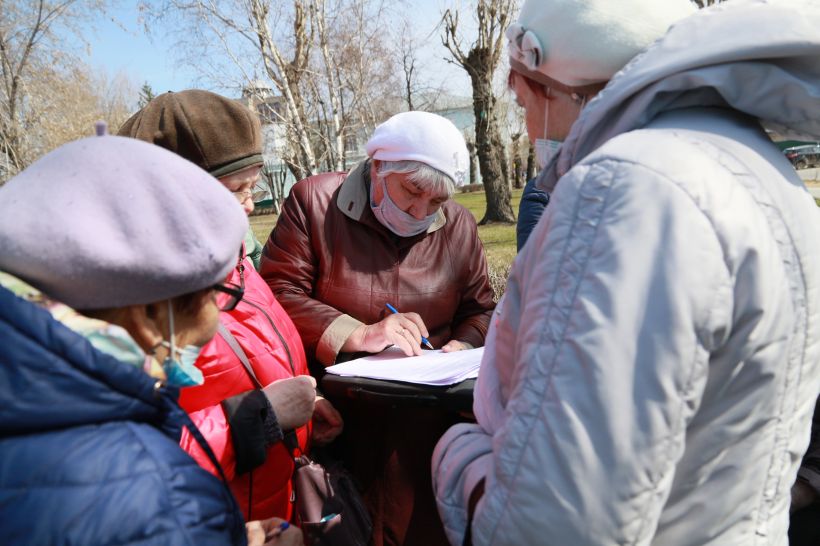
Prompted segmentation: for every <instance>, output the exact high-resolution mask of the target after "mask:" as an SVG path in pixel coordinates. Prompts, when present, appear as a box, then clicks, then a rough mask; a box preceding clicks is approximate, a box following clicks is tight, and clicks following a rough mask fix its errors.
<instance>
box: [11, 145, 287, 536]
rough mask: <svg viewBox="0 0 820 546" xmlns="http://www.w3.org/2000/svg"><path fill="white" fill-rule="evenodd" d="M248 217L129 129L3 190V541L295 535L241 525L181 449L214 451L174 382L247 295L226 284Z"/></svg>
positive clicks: (203, 176)
mask: <svg viewBox="0 0 820 546" xmlns="http://www.w3.org/2000/svg"><path fill="white" fill-rule="evenodd" d="M100 132H103V131H100ZM247 227H248V224H247V219H246V216H245V214H244V212H243V210H242V207H241V206H240V205H239V204H238V203H237V202H236V199H234V197H233V196H232V195H231V194H230V192H229V191H228V190H226V189H225V188H224V187H223V186H222V185H221V184H219V183H218V182H217V181H216V180H215V179H214V178H212V177H211V176H210V175H208V174H207V173H206V172H205V171H203V170H201V169H199V168H198V167H196V166H195V165H193V164H192V163H189V162H187V161H185V160H183V159H181V158H179V157H178V156H176V155H174V154H172V153H170V152H167V151H165V150H163V149H161V148H159V147H156V146H153V145H150V144H146V143H144V142H140V141H137V140H134V139H128V138H120V137H113V136H98V137H92V138H87V139H83V140H79V141H76V142H72V143H70V144H66V145H64V146H62V147H60V148H58V149H56V150H54V151H52V152H51V153H49V154H47V155H45V156H44V157H43V158H41V159H40V160H39V161H37V162H36V163H34V164H33V165H31V166H30V167H29V168H28V169H26V170H24V171H23V172H22V173H20V174H19V175H17V176H16V177H14V178H13V179H11V180H10V181H9V182H8V183H7V184H6V185H5V186H3V187H2V188H0V395H2V404H0V511H2V513H3V517H2V518H0V543H2V544H57V543H59V544H89V545H91V544H197V545H201V544H245V543H247V542H248V541H249V540H250V541H251V543H253V544H261V543H263V542H265V540H266V539H267V537H266V535H270V537H271V541H270V543H275V544H301V543H302V540H301V533H300V532H299V530H298V529H295V528H293V529H285V530H283V529H281V528H280V526H279V525H278V524H279V523H280V522H279V521H266V522H251V523H250V524H248V527H247V528H246V526H245V524H244V521H243V518H242V515H241V513H240V511H239V509H238V507H237V505H236V502H235V501H234V499H233V496H232V495H231V492H230V491H229V490H228V488H227V486H226V485H225V483H224V481H221V480H220V479H219V478H216V477H214V476H212V475H211V474H209V473H208V472H207V471H205V470H203V469H202V468H200V466H199V465H198V464H197V463H196V462H195V461H194V460H193V459H192V458H191V457H190V456H189V455H187V454H186V453H185V452H184V451H182V449H180V447H179V445H178V442H179V436H180V433H181V430H182V428H183V427H187V428H188V429H189V430H190V432H191V434H192V435H194V436H195V437H196V438H198V439H199V440H200V441H201V442H202V448H203V449H204V450H205V451H207V452H208V453H211V451H210V449H209V448H208V446H207V444H206V443H205V442H204V440H202V436H201V434H200V433H199V431H198V430H196V427H195V426H193V423H192V422H191V420H190V419H189V418H188V417H187V415H186V413H185V412H184V411H183V410H182V409H181V408H180V407H179V405H178V404H177V401H176V400H177V395H178V388H177V385H180V384H185V383H186V378H190V377H191V376H192V375H196V374H197V373H198V371H197V370H196V368H195V367H193V365H192V363H193V361H194V360H195V359H196V355H197V352H198V347H199V346H201V345H203V344H205V343H206V342H207V341H208V340H209V339H210V338H211V337H213V335H214V333H215V330H216V325H217V316H218V313H219V310H220V306H221V307H225V306H230V305H235V304H236V303H237V302H238V300H239V299H241V297H242V291H241V290H239V289H238V288H237V287H233V286H225V285H222V284H220V283H221V281H222V280H223V279H225V276H226V275H227V273H228V271H230V270H231V268H232V267H233V266H234V265H235V263H236V257H237V256H236V250H237V248H239V246H240V244H241V242H242V239H243V237H244V234H245V231H246V230H247ZM183 233H184V234H185V236H184V237H183V236H182V235H181V234H183ZM191 241H196V242H195V243H192V242H191ZM43 249H46V251H45V252H44V251H43ZM217 293H224V294H225V296H224V297H220V299H219V300H218V301H219V303H220V305H218V304H217V298H216V295H217ZM211 457H213V454H212V453H211ZM266 531H267V532H266Z"/></svg>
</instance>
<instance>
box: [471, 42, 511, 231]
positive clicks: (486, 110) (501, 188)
mask: <svg viewBox="0 0 820 546" xmlns="http://www.w3.org/2000/svg"><path fill="white" fill-rule="evenodd" d="M480 53H481V52H480V51H478V50H473V51H471V52H470V57H473V56H477V55H479V54H480ZM482 65H486V63H481V61H474V62H473V66H482ZM471 79H472V84H473V111H474V113H475V119H476V125H475V141H476V152H477V154H478V167H479V169H480V170H481V180H482V182H483V183H484V191H485V192H486V196H487V210H486V211H485V213H484V218H482V219H481V221H480V222H479V224H482V225H483V224H488V223H491V222H504V223H514V222H515V213H514V212H513V209H512V204H511V200H512V192H511V191H510V184H509V180H508V178H507V158H506V156H505V154H504V145H503V144H502V143H501V132H500V131H499V128H498V119H497V117H496V113H495V96H494V95H493V90H492V73H490V74H489V77H487V78H484V77H476V75H475V73H472V74H471Z"/></svg>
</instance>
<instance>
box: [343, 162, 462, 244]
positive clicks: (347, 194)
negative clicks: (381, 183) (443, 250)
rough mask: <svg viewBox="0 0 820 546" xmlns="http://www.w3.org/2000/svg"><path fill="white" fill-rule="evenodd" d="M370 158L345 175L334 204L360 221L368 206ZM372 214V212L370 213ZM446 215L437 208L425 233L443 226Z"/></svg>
mask: <svg viewBox="0 0 820 546" xmlns="http://www.w3.org/2000/svg"><path fill="white" fill-rule="evenodd" d="M369 188H370V160H369V159H365V160H364V161H362V162H361V163H359V164H358V165H356V166H355V167H354V168H353V169H352V170H351V171H350V172H349V173H348V175H347V177H346V178H345V180H344V182H342V186H341V188H339V196H338V197H337V198H336V206H337V207H339V210H340V211H342V214H344V215H345V216H347V217H349V218H351V219H353V220H355V221H357V222H362V217H363V215H364V213H365V212H367V210H368V208H369V206H370V203H369V201H370V195H369ZM371 214H372V213H371ZM446 223H447V217H446V216H445V215H444V209H443V207H442V208H439V209H438V212H437V213H436V219H435V220H434V221H433V223H432V224H430V227H429V228H427V233H433V232H434V231H437V230H439V229H441V228H443V227H444V225H445V224H446Z"/></svg>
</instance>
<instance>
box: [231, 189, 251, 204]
mask: <svg viewBox="0 0 820 546" xmlns="http://www.w3.org/2000/svg"><path fill="white" fill-rule="evenodd" d="M231 193H232V194H233V196H234V197H236V200H237V201H239V204H240V205H241V204H242V203H244V202H245V201H247V200H248V199H251V198H252V197H253V190H244V191H232V192H231Z"/></svg>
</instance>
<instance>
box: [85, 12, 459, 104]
mask: <svg viewBox="0 0 820 546" xmlns="http://www.w3.org/2000/svg"><path fill="white" fill-rule="evenodd" d="M452 3H453V2H452V0H408V1H407V2H406V4H407V5H408V12H409V13H413V14H414V23H415V25H416V28H417V32H418V36H419V41H420V42H421V43H426V44H428V45H427V49H426V51H424V52H423V59H424V61H425V63H426V67H425V68H426V70H427V73H428V74H430V75H431V77H437V78H439V80H440V81H442V82H444V85H445V86H446V87H447V88H448V90H450V91H451V92H454V93H457V94H469V80H468V78H467V76H466V73H464V71H463V70H461V69H459V68H456V67H453V66H452V65H449V64H448V63H445V62H444V61H442V60H441V57H443V56H444V55H445V54H446V51H445V50H444V48H443V47H442V46H441V42H440V38H439V35H440V33H439V32H434V28H435V25H436V22H437V21H438V20H439V18H440V16H441V15H440V14H441V12H442V11H443V9H444V8H445V7H446V6H447V5H450V4H452ZM120 4H121V5H120V6H118V7H116V8H114V9H111V10H110V11H109V13H107V14H106V15H105V16H99V17H98V18H97V19H96V20H95V21H93V22H92V25H91V27H92V29H93V30H91V31H90V32H89V33H88V34H87V35H86V36H85V39H86V40H87V42H88V51H89V58H88V61H89V63H90V64H91V65H92V66H95V67H99V68H103V69H104V70H105V71H106V72H107V74H108V75H109V77H113V76H114V75H116V74H118V73H123V74H125V75H126V76H127V77H128V78H129V79H130V80H131V81H132V82H133V83H134V84H135V85H136V87H137V88H139V87H140V86H141V85H142V84H143V82H148V83H149V84H150V85H151V87H152V89H153V90H154V91H155V92H157V93H160V92H164V91H178V90H181V89H186V88H189V87H206V88H208V87H212V86H209V85H207V84H202V83H199V84H198V83H197V73H196V71H195V70H194V69H193V68H191V67H187V66H182V65H180V64H178V62H177V59H176V57H175V56H174V53H173V51H172V46H171V44H172V43H173V38H172V37H169V36H167V35H166V33H165V31H164V29H161V28H158V29H154V32H152V35H151V36H150V37H148V36H147V35H146V34H145V32H144V29H143V28H142V26H141V24H140V14H139V12H138V9H137V2H136V1H127V2H121V3H120ZM462 17H463V16H462ZM215 90H216V89H215Z"/></svg>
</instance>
